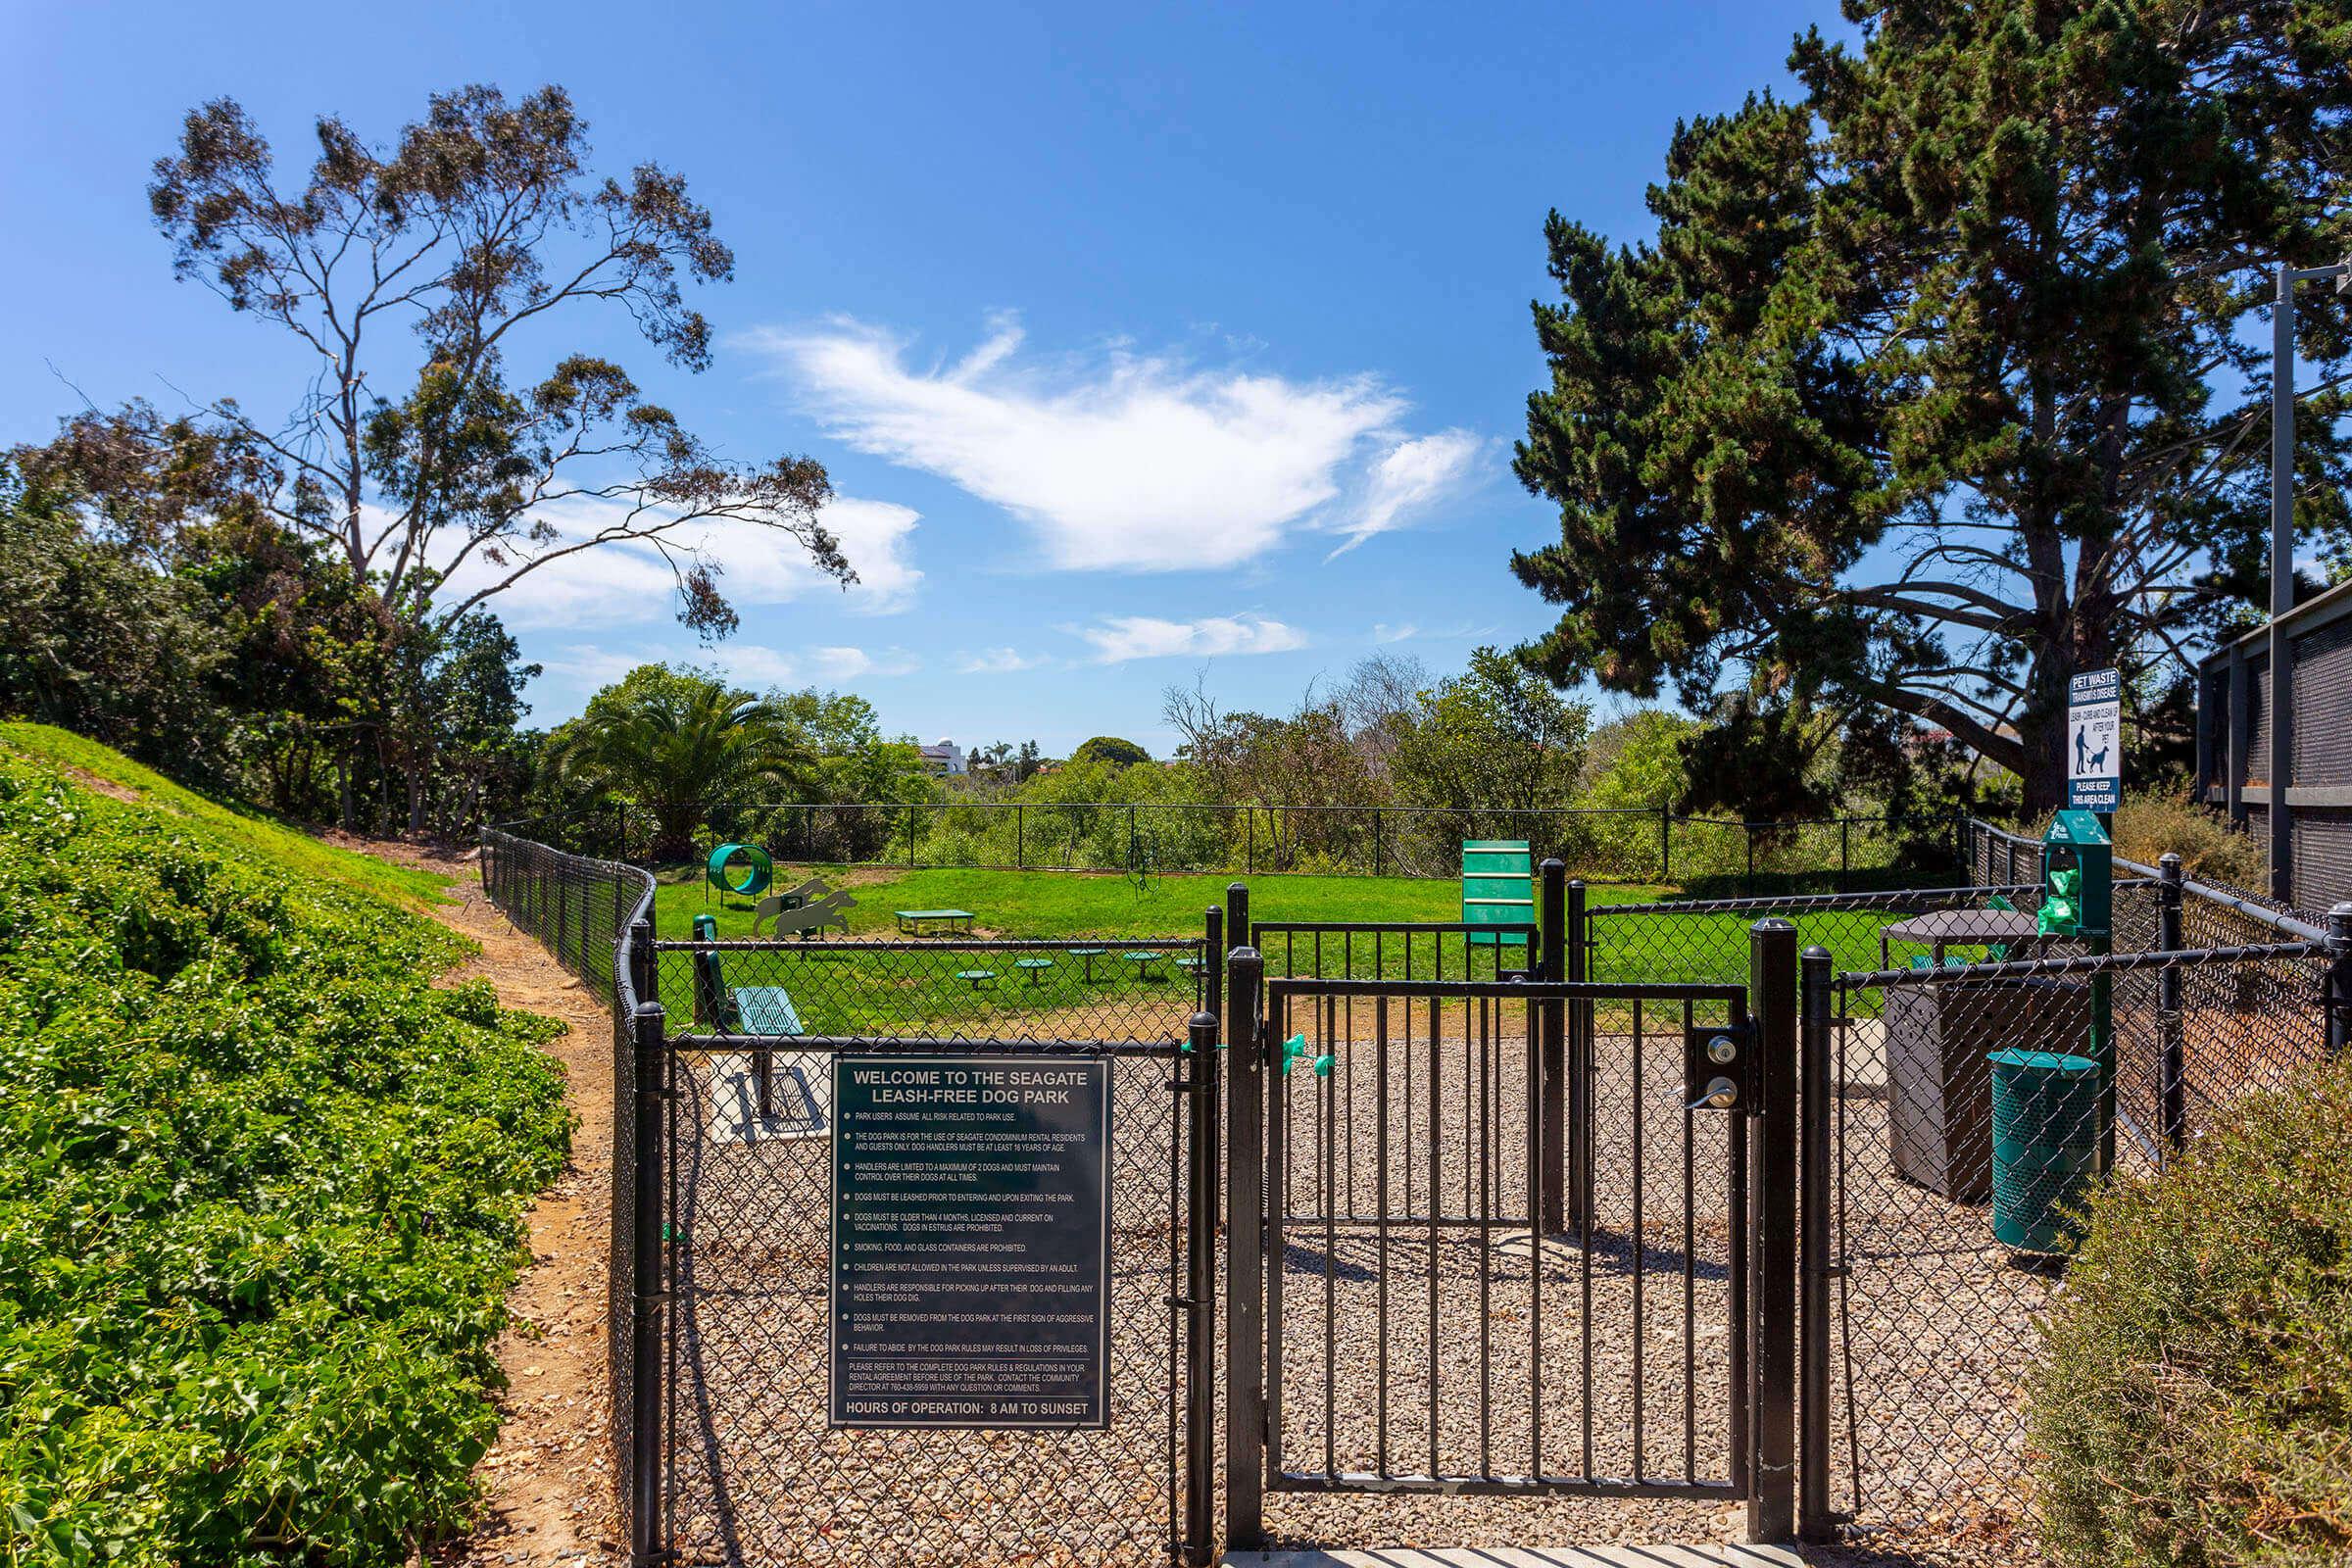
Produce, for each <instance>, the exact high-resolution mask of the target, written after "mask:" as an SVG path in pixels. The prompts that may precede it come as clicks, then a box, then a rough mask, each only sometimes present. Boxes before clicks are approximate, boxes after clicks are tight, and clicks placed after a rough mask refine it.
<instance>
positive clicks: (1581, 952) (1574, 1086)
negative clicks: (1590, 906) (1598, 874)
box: [1545, 878, 1593, 1230]
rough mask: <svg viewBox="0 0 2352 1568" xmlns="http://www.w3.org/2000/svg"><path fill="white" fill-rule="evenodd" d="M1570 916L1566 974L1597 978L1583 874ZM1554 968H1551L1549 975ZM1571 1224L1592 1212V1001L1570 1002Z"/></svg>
mask: <svg viewBox="0 0 2352 1568" xmlns="http://www.w3.org/2000/svg"><path fill="white" fill-rule="evenodd" d="M1565 902H1566V905H1567V910H1566V914H1567V918H1566V919H1565V920H1564V921H1563V922H1562V927H1561V937H1562V945H1563V947H1564V949H1565V951H1564V952H1563V953H1562V954H1561V955H1560V968H1559V969H1558V970H1557V971H1556V972H1557V973H1558V974H1559V975H1560V977H1561V978H1563V979H1566V980H1569V981H1571V982H1574V981H1582V980H1590V979H1591V978H1592V977H1593V976H1592V973H1591V969H1592V956H1593V928H1592V924H1591V922H1590V918H1589V917H1588V915H1587V913H1586V907H1585V884H1584V882H1583V880H1582V879H1581V878H1580V879H1579V880H1577V881H1574V882H1571V883H1569V884H1568V886H1567V889H1566V899H1565ZM1553 972H1555V971H1549V970H1547V971H1546V972H1545V974H1546V978H1549V977H1550V975H1551V974H1552V973H1553ZM1565 1054H1566V1056H1567V1061H1568V1149H1567V1160H1568V1216H1567V1218H1568V1223H1569V1224H1570V1225H1572V1226H1575V1227H1577V1228H1578V1229H1580V1230H1581V1229H1582V1228H1583V1226H1584V1224H1585V1217H1586V1216H1587V1215H1589V1214H1591V1213H1592V1212H1593V1005H1592V1004H1591V1003H1589V1002H1571V1003H1569V1004H1568V1042H1567V1050H1566V1053H1565Z"/></svg>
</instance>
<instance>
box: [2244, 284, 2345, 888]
mask: <svg viewBox="0 0 2352 1568" xmlns="http://www.w3.org/2000/svg"><path fill="white" fill-rule="evenodd" d="M2323 277H2331V278H2333V279H2335V287H2336V292H2338V293H2339V294H2340V293H2342V292H2343V291H2344V289H2345V287H2346V285H2347V284H2352V260H2347V261H2342V262H2338V263H2336V264H2335V265H2334V266H2333V267H2286V266H2281V267H2280V268H2279V269H2278V306H2277V309H2275V310H2274V311H2273V312H2272V313H2271V638H2270V642H2271V669H2270V688H2271V689H2270V694H2269V697H2268V698H2267V702H2268V704H2269V707H2270V711H2271V756H2270V775H2271V788H2270V799H2269V806H2268V808H2267V809H2266V810H2265V811H2264V820H2265V821H2266V822H2267V823H2268V824H2269V827H2270V841H2271V842H2270V862H2271V897H2272V898H2274V899H2277V900H2278V902H2279V903H2281V904H2292V903H2293V902H2294V838H2293V834H2292V831H2291V829H2292V822H2291V821H2290V819H2289V817H2288V815H2287V809H2286V786H2287V776H2288V774H2289V772H2290V771H2291V770H2292V768H2293V766H2294V751H2293V745H2294V727H2293V725H2292V724H2291V723H2290V722H2289V720H2288V708H2287V684H2288V681H2287V676H2288V668H2287V652H2286V628H2285V627H2284V626H2282V625H2280V624H2279V622H2280V621H2281V620H2282V619H2283V618H2284V617H2285V615H2286V614H2287V613H2288V612H2289V611H2291V610H2293V609H2294V608H2295V285H2296V284H2297V283H2308V282H2315V281H2317V280H2318V279H2320V278H2323Z"/></svg>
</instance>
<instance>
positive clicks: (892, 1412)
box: [827, 1055, 1110, 1428]
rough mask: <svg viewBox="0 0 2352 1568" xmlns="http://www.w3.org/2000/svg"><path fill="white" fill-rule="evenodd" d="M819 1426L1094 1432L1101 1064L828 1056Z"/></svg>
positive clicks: (1103, 1191)
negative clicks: (824, 1329)
mask: <svg viewBox="0 0 2352 1568" xmlns="http://www.w3.org/2000/svg"><path fill="white" fill-rule="evenodd" d="M833 1107H834V1119H833V1247H832V1251H833V1266H832V1291H831V1293H830V1295H831V1299H830V1311H829V1316H830V1317H831V1319H832V1322H831V1324H830V1329H831V1332H830V1333H829V1334H828V1336H827V1339H828V1340H829V1342H830V1345H831V1349H832V1354H831V1356H830V1361H831V1377H830V1378H829V1380H828V1381H829V1383H830V1393H831V1409H830V1418H831V1419H830V1424H831V1425H832V1426H834V1427H836V1428H842V1427H886V1428H896V1427H1103V1426H1106V1425H1108V1424H1109V1411H1108V1405H1107V1400H1106V1397H1105V1396H1106V1386H1107V1384H1108V1381H1109V1379H1108V1370H1109V1367H1108V1341H1107V1335H1106V1330H1107V1326H1108V1316H1109V1314H1108V1306H1109V1302H1108V1300H1107V1298H1106V1284H1107V1281H1108V1279H1109V1275H1110V1182H1109V1178H1108V1171H1107V1163H1108V1162H1107V1159H1106V1155H1107V1153H1108V1151H1109V1148H1110V1063H1109V1062H1108V1061H1106V1060H1104V1059H1103V1058H1101V1057H1094V1058H1088V1057H1081V1056H911V1055H909V1056H899V1055H891V1056H839V1057H836V1058H834V1066H833Z"/></svg>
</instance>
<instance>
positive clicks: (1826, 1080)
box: [1796, 946, 1837, 1541]
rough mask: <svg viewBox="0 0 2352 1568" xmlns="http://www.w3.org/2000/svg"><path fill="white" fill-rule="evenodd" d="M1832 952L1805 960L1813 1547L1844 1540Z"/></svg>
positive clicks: (1801, 1380)
mask: <svg viewBox="0 0 2352 1568" xmlns="http://www.w3.org/2000/svg"><path fill="white" fill-rule="evenodd" d="M1831 966H1832V965H1831V958H1830V951H1829V949H1827V948H1823V947H1818V946H1816V947H1809V948H1807V949H1805V951H1804V954H1803V956H1801V957H1800V958H1799V959H1798V968H1799V982H1798V986H1797V1015H1798V1027H1799V1028H1800V1029H1801V1030H1802V1032H1803V1040H1802V1042H1801V1046H1800V1053H1799V1056H1798V1062H1797V1066H1798V1072H1799V1074H1800V1078H1799V1082H1798V1090H1797V1098H1798V1106H1797V1122H1798V1136H1799V1138H1800V1140H1801V1143H1800V1145H1799V1148H1798V1150H1797V1189H1798V1192H1797V1222H1798V1224H1799V1226H1801V1227H1802V1229H1801V1231H1800V1234H1799V1236H1798V1238H1797V1242H1798V1248H1799V1250H1800V1252H1801V1254H1802V1261H1803V1273H1802V1274H1801V1276H1800V1279H1799V1285H1798V1292H1799V1295H1798V1299H1797V1317H1796V1333H1797V1345H1796V1454H1797V1464H1796V1533H1797V1535H1798V1537H1800V1538H1801V1539H1803V1540H1806V1541H1826V1540H1828V1539H1830V1538H1831V1537H1832V1536H1834V1535H1836V1534H1837V1523H1836V1521H1835V1520H1834V1519H1833V1518H1832V1517H1831V1514H1830V1281H1831V1279H1832V1278H1833V1277H1835V1274H1836V1269H1837V1265H1836V1264H1835V1263H1833V1262H1832V1261H1831V1253H1830V1205H1831V1203H1833V1202H1834V1201H1836V1195H1835V1194H1834V1193H1833V1192H1832V1191H1831V1190H1830V1117H1831V1114H1832V1111H1831V1108H1830V1086H1831V1083H1832V1074H1831V1071H1830V1063H1831V1060H1832V1058H1833V1056H1834V1055H1835V1054H1836V1052H1837V1044H1836V1029H1835V1025H1834V1023H1833V1021H1832V1020H1833V1009H1832V1005H1831V978H1830V975H1831Z"/></svg>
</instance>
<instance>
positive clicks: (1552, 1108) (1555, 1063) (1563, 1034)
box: [1495, 859, 1583, 1235]
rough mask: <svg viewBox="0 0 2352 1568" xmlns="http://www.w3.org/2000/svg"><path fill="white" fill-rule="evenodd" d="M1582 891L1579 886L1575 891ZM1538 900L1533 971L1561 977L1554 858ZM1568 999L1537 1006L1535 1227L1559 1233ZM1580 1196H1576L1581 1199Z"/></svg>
mask: <svg viewBox="0 0 2352 1568" xmlns="http://www.w3.org/2000/svg"><path fill="white" fill-rule="evenodd" d="M1578 891H1579V892H1580V893H1581V892H1582V891H1583V890H1582V889H1581V888H1580V889H1579V890H1578ZM1540 893H1541V900H1540V903H1539V905H1538V910H1539V913H1540V916H1541V924H1542V930H1543V943H1544V946H1543V952H1542V957H1541V967H1539V968H1538V970H1537V973H1538V974H1539V975H1540V976H1541V977H1542V978H1544V979H1545V980H1560V979H1563V978H1564V977H1565V975H1566V971H1567V966H1568V965H1567V951H1568V943H1567V937H1568V868H1567V866H1565V865H1563V864H1561V863H1560V861H1558V860H1557V859H1548V860H1545V861H1544V865H1543V869H1542V875H1541V878H1540ZM1501 958H1502V949H1501V948H1500V947H1499V946H1497V947H1496V948H1495V961H1496V962H1500V961H1501ZM1566 1006H1567V1004H1566V1002H1565V1001H1564V1000H1560V999H1554V1000H1550V1001H1546V1002H1544V1004H1543V1005H1541V1006H1540V1007H1539V1008H1538V1009H1537V1018H1538V1021H1539V1023H1540V1024H1541V1027H1542V1029H1543V1045H1542V1048H1541V1055H1540V1058H1539V1064H1538V1066H1539V1076H1540V1082H1541V1086H1542V1091H1543V1109H1542V1113H1541V1114H1542V1120H1541V1124H1540V1126H1541V1136H1540V1139H1539V1142H1538V1146H1537V1159H1538V1164H1537V1171H1538V1173H1539V1175H1540V1177H1541V1181H1542V1185H1541V1188H1540V1192H1541V1194H1542V1197H1541V1200H1540V1201H1538V1202H1537V1203H1536V1204H1535V1205H1533V1206H1534V1207H1535V1209H1536V1212H1537V1213H1538V1214H1539V1215H1540V1216H1542V1219H1541V1223H1540V1224H1539V1225H1538V1227H1537V1228H1538V1229H1539V1230H1541V1231H1544V1232H1545V1233H1547V1234H1554V1235H1556V1234H1558V1233H1559V1232H1562V1231H1565V1230H1566V1229H1567V1228H1568V1198H1567V1180H1566V1177H1567V1168H1568V1139H1569V1134H1568V1118H1569V1106H1568V1082H1567V1080H1568V1061H1567V1028H1566V1024H1567V1020H1566V1018H1565V1017H1564V1016H1563V1014H1564V1012H1565V1010H1566ZM1581 1197H1582V1195H1580V1199H1581Z"/></svg>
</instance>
